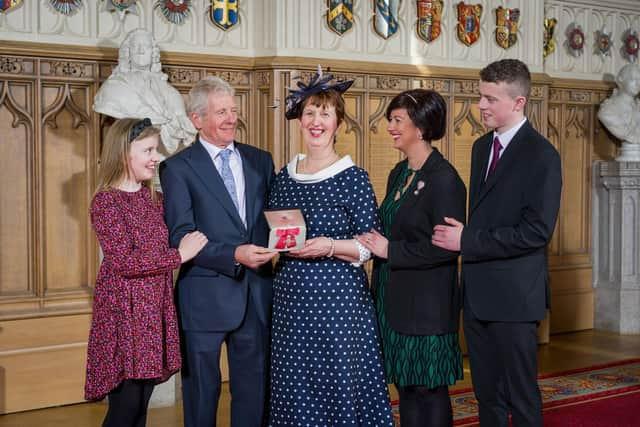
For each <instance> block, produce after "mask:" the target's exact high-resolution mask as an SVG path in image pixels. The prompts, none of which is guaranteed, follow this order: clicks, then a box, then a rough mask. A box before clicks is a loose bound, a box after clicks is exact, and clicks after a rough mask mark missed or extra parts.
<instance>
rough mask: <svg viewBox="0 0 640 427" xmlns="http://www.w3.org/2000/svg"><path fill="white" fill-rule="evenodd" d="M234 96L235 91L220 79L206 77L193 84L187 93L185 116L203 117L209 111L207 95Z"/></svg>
mask: <svg viewBox="0 0 640 427" xmlns="http://www.w3.org/2000/svg"><path fill="white" fill-rule="evenodd" d="M210 93H213V94H215V95H229V96H234V95H235V93H236V91H235V90H234V89H233V87H232V86H231V85H230V84H229V83H227V82H226V81H225V80H222V79H221V78H220V77H214V76H207V77H205V78H203V79H202V80H200V81H199V82H198V83H196V84H195V86H193V87H192V88H191V90H190V91H189V102H187V114H189V115H191V114H192V113H196V114H197V115H198V116H199V117H204V116H205V115H206V114H207V110H208V109H209V94H210Z"/></svg>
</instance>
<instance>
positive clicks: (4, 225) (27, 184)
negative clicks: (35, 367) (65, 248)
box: [0, 67, 36, 304]
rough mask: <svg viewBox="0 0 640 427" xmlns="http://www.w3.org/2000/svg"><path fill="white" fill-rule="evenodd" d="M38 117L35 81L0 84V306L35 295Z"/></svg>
mask: <svg viewBox="0 0 640 427" xmlns="http://www.w3.org/2000/svg"><path fill="white" fill-rule="evenodd" d="M17 69H20V67H18V68H17ZM13 70H15V69H12V71H11V72H13ZM34 113H35V112H34V85H33V83H32V82H29V81H12V80H2V81H0V135H2V138H1V139H0V171H2V182H3V185H2V186H0V200H2V203H0V244H2V245H3V248H4V249H3V250H2V251H0V304H1V301H3V300H7V299H13V298H17V297H23V298H32V297H34V296H35V295H36V289H35V283H34V279H35V277H34V276H35V263H34V259H35V250H34V241H33V237H34V233H33V230H34V226H35V218H34V215H33V207H34V201H35V200H34V192H33V190H34V182H33V176H32V172H33V161H34V150H35V147H34V145H33V139H34V138H33V135H34Z"/></svg>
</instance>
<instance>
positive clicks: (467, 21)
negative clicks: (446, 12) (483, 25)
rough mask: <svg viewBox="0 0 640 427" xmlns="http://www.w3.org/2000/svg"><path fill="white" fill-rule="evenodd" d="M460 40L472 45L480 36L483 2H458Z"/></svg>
mask: <svg viewBox="0 0 640 427" xmlns="http://www.w3.org/2000/svg"><path fill="white" fill-rule="evenodd" d="M457 9H458V40H460V41H461V42H462V43H464V44H466V45H467V46H471V45H472V44H474V43H475V42H477V41H478V39H479V38H480V16H482V5H481V4H464V2H463V1H461V2H460V3H458V5H457Z"/></svg>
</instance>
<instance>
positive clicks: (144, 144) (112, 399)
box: [85, 119, 207, 427]
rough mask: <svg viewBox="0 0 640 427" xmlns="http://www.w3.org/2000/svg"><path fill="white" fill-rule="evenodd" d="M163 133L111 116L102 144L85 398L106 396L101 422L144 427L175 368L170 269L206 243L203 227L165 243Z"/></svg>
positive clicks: (177, 348)
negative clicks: (157, 175)
mask: <svg viewBox="0 0 640 427" xmlns="http://www.w3.org/2000/svg"><path fill="white" fill-rule="evenodd" d="M159 140H160V130H159V129H157V128H155V127H153V126H152V125H151V122H150V121H149V119H144V120H136V119H122V120H118V121H116V122H115V123H114V124H113V125H112V126H111V128H110V129H109V132H108V134H107V137H106V139H105V141H104V146H103V149H102V156H101V163H100V174H99V178H98V189H97V192H96V195H95V197H94V199H93V203H92V205H91V222H92V224H93V228H94V230H95V232H96V236H97V237H98V241H99V243H100V247H101V248H102V252H103V254H104V259H103V260H102V264H101V266H100V271H99V273H98V278H97V280H96V286H95V294H94V300H93V320H92V323H91V332H90V335H89V344H88V348H87V377H86V384H85V398H86V399H88V400H96V399H102V398H104V397H105V396H107V395H108V396H109V409H108V411H107V415H106V417H105V419H104V423H103V426H106V427H109V426H118V427H126V426H132V427H133V426H135V427H142V426H144V425H145V421H146V414H147V405H148V403H149V398H150V397H151V392H152V391H153V387H154V385H155V384H157V383H160V382H162V381H166V380H167V379H168V378H169V377H170V376H171V375H173V374H174V373H175V372H177V371H178V370H179V369H180V345H179V338H178V325H177V321H176V310H175V307H174V305H173V286H172V271H173V269H175V268H177V267H178V266H179V265H180V263H183V262H185V261H188V260H190V259H191V258H193V257H194V256H195V255H197V253H198V252H199V251H200V250H201V249H202V248H203V247H204V245H205V244H206V242H207V239H206V237H205V236H204V235H203V234H202V233H200V232H197V231H196V232H193V233H190V234H187V235H186V236H185V237H184V238H183V239H182V241H181V242H180V245H179V247H178V249H173V248H170V247H169V236H168V231H167V227H166V225H165V223H164V219H163V208H162V200H161V195H160V194H159V193H155V192H154V190H153V187H152V185H151V181H152V179H153V176H154V172H155V168H156V166H157V164H158V162H159V160H160V157H159V155H158V152H157V148H158V143H159Z"/></svg>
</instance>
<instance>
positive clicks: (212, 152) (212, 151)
mask: <svg viewBox="0 0 640 427" xmlns="http://www.w3.org/2000/svg"><path fill="white" fill-rule="evenodd" d="M199 138H200V144H202V146H203V147H204V149H205V150H207V152H208V153H209V156H211V158H212V159H215V158H216V157H217V156H218V154H220V152H221V151H222V150H226V149H229V150H231V153H232V154H235V153H236V144H235V142H231V144H229V145H227V147H226V148H220V147H218V146H217V145H214V144H212V143H210V142H209V141H207V140H206V139H204V138H203V137H199Z"/></svg>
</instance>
